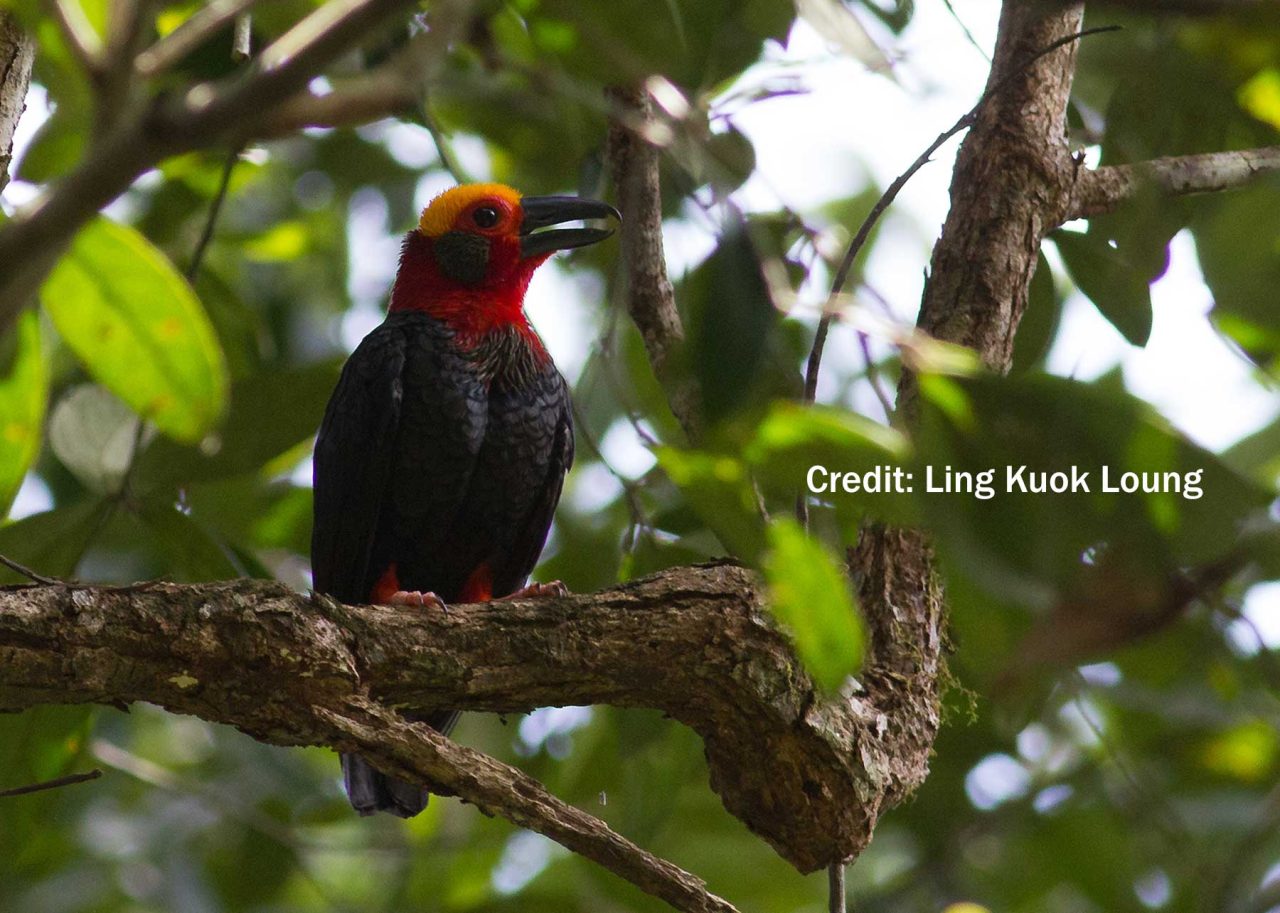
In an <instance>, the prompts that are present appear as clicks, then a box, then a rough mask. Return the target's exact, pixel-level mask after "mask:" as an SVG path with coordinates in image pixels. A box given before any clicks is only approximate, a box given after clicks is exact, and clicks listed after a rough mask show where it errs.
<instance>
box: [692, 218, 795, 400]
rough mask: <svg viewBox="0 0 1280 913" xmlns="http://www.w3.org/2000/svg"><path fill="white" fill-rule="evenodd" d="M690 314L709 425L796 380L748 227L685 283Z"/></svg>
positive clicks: (735, 231) (732, 233) (729, 237)
mask: <svg viewBox="0 0 1280 913" xmlns="http://www.w3.org/2000/svg"><path fill="white" fill-rule="evenodd" d="M681 292H682V294H681V295H680V300H681V301H682V302H683V304H684V307H685V309H686V310H687V312H688V314H689V318H688V319H689V332H690V338H691V342H690V347H689V357H690V358H691V359H692V367H693V370H694V372H695V373H696V375H697V376H698V379H699V382H700V387H701V390H702V406H703V411H704V413H705V415H706V417H707V420H708V423H709V424H713V425H714V424H716V423H717V422H720V421H722V420H725V419H727V418H728V417H729V416H730V415H732V414H733V413H735V412H738V411H740V410H742V409H745V408H746V407H747V406H749V405H751V404H752V403H753V401H759V400H761V399H763V398H765V397H767V396H768V395H769V394H773V393H776V394H778V395H782V394H783V393H784V390H783V389H780V388H781V387H784V386H785V384H786V380H787V377H788V376H789V375H791V374H794V373H795V368H794V362H793V361H791V359H789V358H783V357H782V353H781V352H780V349H781V347H782V340H781V338H780V336H779V314H778V311H777V309H776V308H774V306H773V301H772V298H771V297H770V294H769V287H768V285H767V283H766V282H765V278H764V272H763V264H762V263H761V260H760V256H759V254H758V253H757V251H756V247H755V244H754V243H753V240H752V238H751V237H750V236H749V235H748V232H747V230H746V229H745V228H743V227H742V226H735V227H734V228H732V229H730V230H729V231H728V232H727V233H726V235H725V236H724V238H722V239H721V242H720V246H719V247H717V248H716V250H715V252H713V253H712V254H711V256H710V257H708V258H707V260H706V261H705V262H704V263H703V264H702V265H701V266H699V267H698V268H697V269H696V270H695V271H694V272H693V273H691V274H690V275H689V276H688V278H686V279H685V281H684V282H683V283H682V286H681Z"/></svg>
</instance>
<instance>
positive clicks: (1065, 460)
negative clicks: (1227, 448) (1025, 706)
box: [916, 375, 1271, 606]
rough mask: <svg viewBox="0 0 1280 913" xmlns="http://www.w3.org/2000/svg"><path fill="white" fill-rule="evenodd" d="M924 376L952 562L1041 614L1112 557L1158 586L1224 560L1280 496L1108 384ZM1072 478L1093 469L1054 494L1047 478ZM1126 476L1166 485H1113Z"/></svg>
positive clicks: (922, 496)
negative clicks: (1247, 524)
mask: <svg viewBox="0 0 1280 913" xmlns="http://www.w3.org/2000/svg"><path fill="white" fill-rule="evenodd" d="M926 380H930V382H929V383H925V382H922V383H921V393H922V402H923V404H924V408H923V409H922V410H921V425H920V433H919V436H918V446H919V448H920V465H919V467H918V468H917V470H916V483H917V484H916V493H917V495H918V497H919V501H920V509H921V511H922V513H923V514H924V517H925V520H926V524H927V525H928V527H929V528H930V529H931V530H932V531H933V532H934V533H935V535H936V541H937V542H938V543H939V547H940V549H941V550H942V551H943V553H944V554H945V556H947V557H948V558H949V560H951V561H953V562H954V566H956V567H958V568H963V569H964V571H965V572H966V573H968V574H971V575H972V576H973V577H974V578H975V580H976V581H977V582H978V583H979V584H980V585H981V586H982V587H983V588H984V589H986V590H987V591H988V592H989V593H992V594H996V595H998V596H1000V597H1001V598H1003V599H1006V600H1010V601H1017V602H1021V603H1023V604H1025V605H1031V606H1036V605H1041V604H1049V603H1053V602H1056V601H1058V600H1060V599H1062V598H1063V597H1064V596H1066V595H1069V594H1071V593H1073V592H1076V591H1077V590H1078V589H1079V588H1080V587H1081V586H1082V585H1084V583H1085V582H1086V581H1087V580H1088V579H1089V575H1090V573H1091V570H1090V569H1091V567H1093V566H1095V564H1096V561H1097V558H1098V555H1099V553H1100V552H1099V550H1100V549H1105V550H1107V552H1108V554H1109V555H1110V556H1111V559H1112V562H1113V564H1114V563H1115V562H1119V561H1121V560H1123V561H1124V564H1125V567H1126V573H1129V574H1130V575H1131V576H1132V577H1133V579H1135V580H1137V579H1143V580H1147V581H1151V582H1152V583H1153V585H1157V584H1160V581H1163V580H1166V579H1169V578H1170V577H1171V575H1175V574H1176V573H1178V570H1179V568H1185V567H1187V566H1195V565H1207V564H1211V563H1212V562H1214V561H1217V560H1220V559H1221V558H1223V557H1224V556H1225V555H1226V554H1227V553H1228V552H1229V551H1230V550H1231V549H1232V548H1233V543H1235V542H1236V541H1238V539H1239V531H1240V526H1241V522H1242V519H1244V518H1246V517H1249V516H1251V515H1255V514H1258V513H1260V512H1261V511H1262V510H1263V509H1264V508H1265V505H1266V504H1267V502H1268V500H1270V497H1271V496H1270V495H1269V493H1268V492H1267V491H1266V490H1265V489H1264V488H1262V487H1261V486H1258V485H1257V484H1254V483H1251V482H1250V481H1248V480H1247V479H1245V478H1243V477H1241V476H1240V475H1238V474H1237V473H1235V472H1234V471H1232V470H1231V469H1230V468H1228V467H1227V466H1226V465H1224V463H1223V462H1222V461H1221V460H1219V459H1218V458H1217V457H1215V456H1214V455H1213V454H1212V453H1209V452H1207V451H1205V450H1203V449H1201V448H1199V447H1197V446H1195V445H1194V444H1192V443H1190V442H1188V441H1186V440H1185V439H1183V438H1182V437H1180V436H1179V435H1178V434H1177V433H1176V432H1175V431H1173V430H1172V429H1171V428H1170V427H1169V426H1168V424H1167V423H1166V422H1164V421H1163V420H1162V419H1161V418H1160V417H1159V416H1158V415H1155V414H1154V413H1153V412H1152V410H1151V408H1150V407H1149V406H1147V405H1146V404H1145V403H1143V402H1141V401H1140V400H1137V399H1135V398H1134V397H1132V396H1129V395H1128V394H1125V393H1123V392H1122V391H1118V390H1114V389H1111V388H1109V387H1108V386H1107V385H1106V384H1105V383H1104V384H1098V383H1095V384H1081V383H1076V382H1074V381H1069V380H1066V379H1063V378H1057V377H1049V376H1045V375H1025V376H1022V377H1017V378H999V377H994V376H991V375H979V376H975V377H970V378H946V379H945V382H943V381H944V379H942V378H932V379H926ZM1020 470H1021V471H1020ZM1104 471H1105V473H1106V476H1105V478H1106V484H1107V485H1108V486H1109V487H1110V488H1111V490H1104V487H1103V485H1104V475H1103V473H1104ZM962 473H963V474H966V475H962ZM1073 473H1074V474H1075V476H1077V477H1080V476H1081V474H1084V475H1083V477H1081V478H1080V481H1079V483H1078V484H1077V485H1076V486H1075V487H1074V488H1072V487H1071V486H1070V485H1069V484H1068V485H1067V486H1066V487H1067V489H1068V490H1065V491H1057V492H1055V491H1054V490H1043V488H1044V485H1043V484H1042V482H1041V479H1045V480H1048V479H1049V478H1051V477H1052V475H1053V474H1060V475H1059V479H1058V481H1059V482H1067V483H1069V482H1070V481H1071V479H1072V476H1073ZM1126 473H1132V474H1134V478H1135V479H1136V480H1138V481H1142V480H1145V481H1146V482H1147V484H1148V487H1149V488H1150V489H1155V490H1145V491H1144V490H1142V489H1141V486H1139V488H1138V490H1136V491H1132V492H1129V493H1126V492H1125V491H1124V490H1115V489H1117V488H1121V481H1122V479H1123V477H1124V475H1125V474H1126ZM971 481H972V482H973V483H974V484H973V486H972V487H971V486H970V484H969V483H970V482H971ZM948 483H950V493H947V492H946V491H945V490H944V489H945V488H947V486H948ZM980 483H986V484H985V486H982V487H981V488H979V484H980ZM930 484H932V486H933V490H932V491H927V490H926V488H927V486H929V485H930ZM1160 585H1162V584H1160Z"/></svg>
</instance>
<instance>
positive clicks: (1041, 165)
mask: <svg viewBox="0 0 1280 913" xmlns="http://www.w3.org/2000/svg"><path fill="white" fill-rule="evenodd" d="M1080 20H1081V11H1080V7H1079V6H1078V5H1077V6H1072V7H1071V8H1070V9H1069V10H1066V11H1051V10H1047V9H1046V8H1043V7H1040V6H1038V5H1034V4H1029V3H1026V2H1024V0H1006V3H1005V5H1004V9H1003V13H1002V15H1001V19H1000V31H999V36H998V38H997V41H996V51H995V59H994V61H993V63H992V68H991V74H990V76H989V78H988V81H987V86H988V89H987V91H988V92H989V93H990V97H989V99H988V100H987V101H986V103H985V104H983V105H981V106H980V107H979V110H978V114H977V118H976V120H975V122H974V124H973V126H972V128H971V129H970V131H969V134H968V135H967V136H966V138H965V141H964V143H963V145H962V146H961V149H960V153H959V155H958V157H957V162H956V169H955V173H954V176H953V179H952V185H951V201H952V205H951V210H950V212H949V213H948V215H947V220H946V223H945V225H944V227H943V230H942V236H941V238H939V240H938V243H937V245H936V247H935V248H934V253H933V261H932V269H931V273H930V276H929V281H928V283H927V284H926V287H925V293H924V300H923V302H922V304H921V308H920V317H919V321H918V325H919V327H920V329H921V330H923V331H925V332H927V333H929V334H931V335H932V336H934V337H936V338H938V339H943V340H946V341H948V342H954V343H959V344H961V345H965V346H969V347H970V348H973V349H974V350H976V351H977V352H978V353H979V354H980V355H981V356H982V358H983V360H984V361H986V362H987V364H989V365H991V366H993V367H995V368H996V369H998V370H1003V369H1005V368H1007V366H1008V364H1009V360H1010V357H1011V355H1012V350H1013V334H1014V332H1015V330H1016V329H1017V325H1018V321H1019V319H1020V318H1021V316H1022V312H1023V309H1024V308H1025V306H1026V300H1027V288H1028V286H1029V284H1030V281H1031V276H1032V273H1033V271H1034V269H1035V263H1036V256H1037V253H1038V251H1039V249H1040V242H1041V241H1042V240H1043V236H1044V233H1045V232H1047V231H1049V230H1050V229H1052V228H1054V227H1056V226H1057V225H1058V224H1059V221H1060V213H1061V212H1062V211H1063V210H1064V209H1065V199H1066V196H1067V192H1068V189H1069V184H1068V182H1067V181H1068V178H1069V177H1070V176H1072V174H1073V170H1072V163H1071V160H1070V157H1069V155H1068V153H1067V148H1066V143H1065V139H1064V125H1065V112H1066V102H1067V95H1068V93H1069V91H1070V86H1071V75H1072V72H1073V68H1074V60H1075V53H1076V47H1075V42H1074V41H1070V40H1068V39H1069V37H1070V36H1071V35H1073V34H1074V33H1076V32H1077V31H1078V30H1079V26H1080ZM1061 42H1065V44H1063V46H1061V47H1059V48H1058V49H1056V50H1054V51H1052V52H1050V53H1048V54H1045V53H1043V52H1044V50H1045V49H1046V48H1050V47H1054V46H1055V45H1056V44H1057V43H1061ZM1028 62H1030V63H1028ZM916 397H917V387H916V384H915V378H914V376H913V375H911V374H910V373H909V372H907V373H904V375H903V381H902V383H901V385H900V387H899V390H898V406H899V412H900V414H902V415H904V416H905V417H906V420H907V421H908V422H912V421H914V420H915V417H916V411H917V410H916V405H917V402H916ZM849 565H850V569H851V570H852V572H853V577H854V579H855V580H856V581H858V594H859V599H860V604H861V607H862V611H863V614H864V615H865V616H866V619H867V624H868V627H869V628H870V633H871V649H872V654H871V659H872V665H871V667H870V668H869V669H868V670H867V672H866V674H865V675H864V681H865V683H866V686H867V689H868V692H869V694H870V697H871V704H872V705H873V706H874V707H875V708H876V711H877V713H878V714H879V719H880V720H882V721H883V727H884V737H883V739H882V740H881V746H882V747H883V749H884V750H885V751H886V752H887V753H888V756H889V757H892V758H893V761H894V764H893V767H892V776H891V778H890V781H889V785H888V787H887V789H886V794H885V796H884V800H885V805H890V804H893V803H894V802H897V801H900V800H901V799H902V798H903V797H905V796H906V795H908V794H910V792H911V791H912V790H914V789H915V788H916V787H917V786H919V785H920V783H922V782H923V781H924V778H925V776H926V775H927V773H928V761H929V754H930V752H931V750H932V747H933V740H934V737H935V736H936V735H937V730H938V723H939V701H940V692H941V685H940V682H939V678H940V670H941V664H942V658H941V655H942V641H943V630H944V627H945V603H944V599H943V592H942V586H941V583H940V581H939V580H938V577H937V573H936V570H935V566H934V559H933V552H932V549H931V547H930V545H929V541H928V538H927V537H926V536H925V535H924V534H923V533H921V532H919V531H915V530H901V529H894V528H886V527H880V526H874V527H869V528H867V529H865V530H863V532H862V535H861V536H860V538H859V541H858V544H857V546H856V547H855V548H853V549H851V550H850V554H849Z"/></svg>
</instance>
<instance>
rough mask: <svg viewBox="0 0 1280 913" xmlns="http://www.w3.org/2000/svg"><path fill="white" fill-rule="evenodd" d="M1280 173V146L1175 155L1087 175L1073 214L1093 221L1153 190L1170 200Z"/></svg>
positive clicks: (1076, 194)
mask: <svg viewBox="0 0 1280 913" xmlns="http://www.w3.org/2000/svg"><path fill="white" fill-rule="evenodd" d="M1276 172H1280V146H1265V147H1263V148H1260V149H1241V150H1238V151H1233V152H1209V153H1205V154H1202V155H1184V156H1172V157H1169V158H1159V159H1153V160H1151V161H1149V162H1139V163H1138V164H1136V165H1107V166H1104V167H1102V168H1097V169H1095V170H1093V171H1084V172H1081V174H1080V176H1079V180H1078V181H1077V182H1076V186H1075V188H1074V190H1073V194H1072V199H1071V204H1070V207H1069V213H1068V214H1069V216H1070V217H1071V218H1085V219H1087V218H1089V217H1090V216H1097V215H1102V214H1103V213H1107V212H1111V211H1112V210H1114V209H1116V208H1117V207H1119V206H1121V205H1123V204H1124V203H1126V202H1128V201H1130V200H1132V199H1133V198H1134V197H1136V196H1137V195H1138V194H1139V193H1141V192H1142V191H1143V190H1144V189H1147V188H1150V189H1153V190H1155V191H1156V192H1157V193H1159V194H1162V195H1164V196H1185V195H1187V194H1193V193H1215V192H1217V191H1221V190H1230V189H1231V188H1233V187H1241V186H1244V185H1245V184H1248V183H1249V182H1251V181H1253V180H1255V179H1257V178H1259V177H1262V176H1263V175H1265V174H1275V173H1276Z"/></svg>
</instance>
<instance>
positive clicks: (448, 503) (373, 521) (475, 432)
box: [311, 314, 485, 602]
mask: <svg viewBox="0 0 1280 913" xmlns="http://www.w3.org/2000/svg"><path fill="white" fill-rule="evenodd" d="M447 337H448V331H447V330H445V329H443V328H442V327H441V326H440V324H439V323H437V322H436V321H434V320H432V319H431V318H429V317H427V316H425V315H421V314H406V315H393V316H392V317H389V318H388V319H387V321H386V322H385V323H383V324H382V325H381V326H380V327H378V328H377V329H375V330H374V331H373V332H372V333H370V334H369V335H368V336H367V337H365V339H364V341H363V342H361V343H360V345H359V346H358V347H357V348H356V351H355V352H353V353H352V355H351V358H350V359H348V361H347V364H346V366H345V367H344V368H343V370H342V377H341V379H340V380H339V381H338V386H337V389H335V390H334V393H333V397H332V398H331V399H330V400H329V405H328V408H327V409H326V410H325V417H324V422H323V424H322V425H321V426H320V434H319V436H318V437H317V438H316V449H315V461H314V495H315V522H314V526H313V528H312V535H311V567H312V574H313V575H314V586H315V589H316V591H317V592H321V593H328V594H330V595H332V596H334V597H336V598H338V599H341V600H343V601H345V602H364V601H367V600H368V599H369V596H370V591H371V589H372V586H373V584H374V582H376V581H377V579H378V577H379V575H380V574H381V573H382V572H383V571H384V570H385V569H386V568H385V566H380V565H385V564H386V563H387V562H388V561H389V560H391V559H392V558H393V557H394V554H393V553H394V552H396V551H398V548H397V546H398V544H399V540H400V539H401V536H404V537H405V538H406V539H412V538H414V533H415V532H418V531H417V530H409V529H404V527H405V525H406V523H411V524H412V525H413V526H419V525H422V526H428V527H430V526H441V527H444V528H447V526H448V521H447V519H444V518H445V517H447V516H448V515H449V514H450V513H451V512H453V511H456V510H457V507H458V505H459V504H460V503H461V500H462V497H463V494H464V492H465V490H466V487H467V481H468V478H469V475H470V473H471V470H472V468H473V466H474V462H475V454H476V452H477V451H478V449H479V446H480V442H481V441H482V440H483V437H484V416H485V410H484V402H483V390H482V388H481V387H480V386H479V384H478V382H477V381H476V379H475V377H474V374H473V372H471V371H470V370H469V369H468V367H467V366H466V364H465V362H464V361H463V360H462V359H460V358H459V357H458V356H457V355H456V353H455V352H453V351H452V349H451V347H450V346H449V344H448V338H447ZM442 521H443V522H442ZM419 534H420V533H419ZM384 553H385V554H384Z"/></svg>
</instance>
